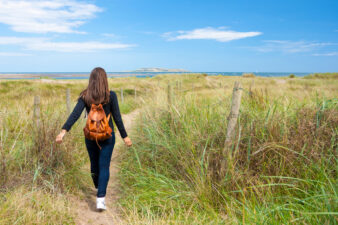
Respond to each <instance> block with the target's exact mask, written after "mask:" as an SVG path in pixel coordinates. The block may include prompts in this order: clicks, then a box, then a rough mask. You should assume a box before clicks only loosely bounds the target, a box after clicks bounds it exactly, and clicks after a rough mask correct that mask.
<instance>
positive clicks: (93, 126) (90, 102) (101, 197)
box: [56, 67, 132, 210]
mask: <svg viewBox="0 0 338 225" xmlns="http://www.w3.org/2000/svg"><path fill="white" fill-rule="evenodd" d="M84 108H86V111H87V113H89V114H88V120H87V124H86V127H85V128H84V133H85V144H86V147H87V151H88V155H89V159H90V168H91V175H92V179H93V182H94V185H95V188H96V189H97V199H96V206H97V209H98V210H105V209H106V205H105V196H106V190H107V185H108V180H109V167H110V160H111V156H112V153H113V149H114V145H115V133H114V125H113V122H112V119H111V117H110V115H112V117H113V119H114V121H115V124H116V126H117V128H118V130H119V132H120V135H121V137H122V138H123V140H124V143H125V144H126V145H127V146H128V147H130V146H131V145H132V142H131V140H130V138H129V137H128V135H127V132H126V130H125V128H124V125H123V121H122V118H121V114H120V109H119V105H118V100H117V96H116V93H115V92H113V91H109V87H108V80H107V74H106V72H105V70H104V69H102V68H100V67H98V68H95V69H93V70H92V72H91V74H90V77H89V83H88V87H87V88H86V89H85V90H84V91H82V92H81V94H80V97H79V98H78V101H77V104H76V106H75V108H74V110H73V112H72V113H71V114H70V116H69V117H68V119H67V121H66V122H65V124H64V125H63V127H62V131H61V132H60V134H59V135H58V136H57V137H56V142H57V143H61V142H62V139H63V137H64V136H65V134H66V133H67V132H68V131H69V130H70V129H71V127H72V126H73V124H74V123H75V122H76V121H77V120H78V119H79V117H80V116H81V113H82V111H83V109H84ZM102 132H103V133H102Z"/></svg>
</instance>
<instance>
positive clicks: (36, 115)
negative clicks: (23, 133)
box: [33, 96, 40, 128]
mask: <svg viewBox="0 0 338 225" xmlns="http://www.w3.org/2000/svg"><path fill="white" fill-rule="evenodd" d="M33 120H34V121H35V124H36V127H37V128H38V127H39V126H40V96H34V115H33Z"/></svg>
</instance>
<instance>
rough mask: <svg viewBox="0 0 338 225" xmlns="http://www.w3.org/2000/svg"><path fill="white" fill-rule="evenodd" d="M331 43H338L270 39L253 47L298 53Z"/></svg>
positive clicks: (267, 50)
mask: <svg viewBox="0 0 338 225" xmlns="http://www.w3.org/2000/svg"><path fill="white" fill-rule="evenodd" d="M330 45H337V44H336V43H328V42H308V41H282V40H270V41H265V44H264V45H262V46H258V47H253V49H255V50H257V51H260V52H284V53H298V52H311V51H314V50H318V49H321V48H323V47H325V46H330Z"/></svg>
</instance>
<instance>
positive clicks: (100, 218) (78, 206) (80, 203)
mask: <svg viewBox="0 0 338 225" xmlns="http://www.w3.org/2000/svg"><path fill="white" fill-rule="evenodd" d="M138 114H139V109H136V110H134V111H133V112H131V113H129V114H126V115H123V116H122V118H123V122H124V126H125V128H126V130H127V132H128V133H130V132H131V130H132V127H133V121H134V120H135V118H136V117H137V115H138ZM123 144H124V143H123V141H122V139H121V137H120V136H119V134H118V132H116V144H115V147H114V151H113V156H112V160H111V164H110V178H109V182H108V187H107V195H106V205H107V210H106V211H104V212H98V211H97V210H96V190H95V188H94V187H93V188H92V189H91V190H90V192H89V193H88V195H87V196H85V197H84V199H78V198H77V199H74V201H75V202H74V204H73V205H74V207H75V208H74V210H75V212H76V219H75V223H76V224H80V225H85V224H95V225H101V224H104V225H107V224H122V221H121V218H120V217H119V215H118V211H117V207H114V206H116V203H117V201H118V193H119V183H118V177H117V174H118V172H119V168H118V155H119V152H120V149H121V146H122V145H123Z"/></svg>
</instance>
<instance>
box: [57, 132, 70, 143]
mask: <svg viewBox="0 0 338 225" xmlns="http://www.w3.org/2000/svg"><path fill="white" fill-rule="evenodd" d="M66 132H67V131H66V130H62V131H61V132H60V133H59V134H58V136H56V140H55V141H56V143H58V144H61V143H62V139H63V137H64V136H65V134H66Z"/></svg>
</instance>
